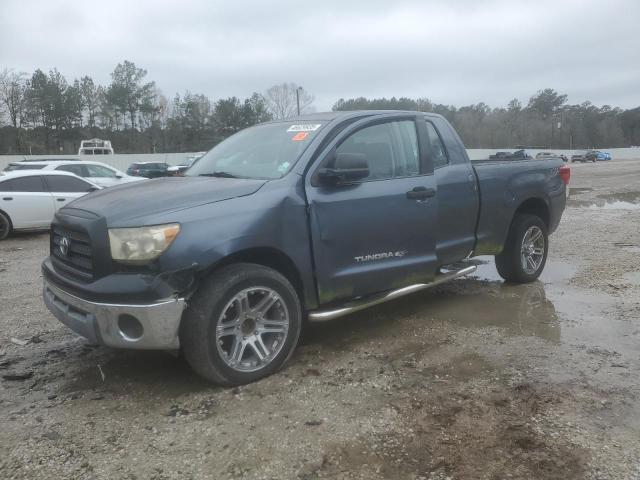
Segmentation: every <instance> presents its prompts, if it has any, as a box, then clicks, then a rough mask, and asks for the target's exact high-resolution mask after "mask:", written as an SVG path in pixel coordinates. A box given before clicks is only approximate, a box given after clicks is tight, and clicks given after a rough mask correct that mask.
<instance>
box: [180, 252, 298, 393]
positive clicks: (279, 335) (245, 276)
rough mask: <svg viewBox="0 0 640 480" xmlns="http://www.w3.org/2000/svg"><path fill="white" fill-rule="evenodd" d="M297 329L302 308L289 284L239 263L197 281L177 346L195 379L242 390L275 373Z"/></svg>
mask: <svg viewBox="0 0 640 480" xmlns="http://www.w3.org/2000/svg"><path fill="white" fill-rule="evenodd" d="M261 302H264V303H261ZM261 305H262V306H263V307H262V309H259V308H258V307H260V306H261ZM265 305H266V309H265V307H264V306H265ZM261 310H262V313H261ZM228 317H231V319H230V320H229V319H228ZM301 329H302V308H301V306H300V300H299V298H298V294H297V293H296V290H295V289H294V288H293V286H292V285H291V283H289V281H288V280H287V279H286V278H285V277H284V276H282V275H281V274H280V273H278V272H277V271H275V270H273V269H271V268H267V267H264V266H262V265H256V264H251V263H239V264H235V265H230V266H227V267H224V268H222V269H221V270H219V271H217V272H215V273H213V274H212V275H211V276H209V277H208V278H207V279H205V280H204V281H203V283H202V284H201V286H200V287H199V288H198V290H197V291H196V293H195V294H194V295H193V297H192V298H191V300H190V302H189V307H188V309H187V310H186V312H185V314H184V317H183V319H182V325H181V328H180V343H181V346H182V351H183V354H184V356H185V358H186V359H187V362H188V363H189V365H191V368H193V370H194V371H195V372H196V373H198V374H199V375H200V376H202V377H204V378H205V379H207V380H209V381H211V382H214V383H217V384H219V385H223V386H234V385H244V384H246V383H251V382H254V381H256V380H259V379H261V378H264V377H266V376H268V375H271V374H272V373H274V372H276V371H278V370H279V369H280V368H281V367H282V366H283V365H284V364H285V362H286V361H287V360H288V359H289V358H290V357H291V355H292V354H293V351H294V349H295V348H296V345H297V344H298V339H299V337H300V331H301ZM260 357H262V358H260Z"/></svg>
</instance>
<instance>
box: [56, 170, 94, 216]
mask: <svg viewBox="0 0 640 480" xmlns="http://www.w3.org/2000/svg"><path fill="white" fill-rule="evenodd" d="M44 179H45V181H46V183H47V187H48V189H49V191H50V192H51V195H52V196H53V203H54V208H55V209H56V210H58V209H60V208H62V207H64V206H65V205H66V204H68V203H69V202H72V201H73V200H75V199H76V198H80V197H82V196H84V195H86V194H87V193H89V192H91V191H93V190H95V188H96V187H94V186H93V185H91V184H90V183H89V182H87V181H85V180H83V179H81V178H77V177H72V176H71V175H45V176H44Z"/></svg>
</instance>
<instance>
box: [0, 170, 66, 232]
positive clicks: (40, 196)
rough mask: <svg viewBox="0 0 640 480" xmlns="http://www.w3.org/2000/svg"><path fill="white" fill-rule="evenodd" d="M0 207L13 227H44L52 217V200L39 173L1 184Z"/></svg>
mask: <svg viewBox="0 0 640 480" xmlns="http://www.w3.org/2000/svg"><path fill="white" fill-rule="evenodd" d="M1 186H2V190H3V191H2V192H0V209H2V210H4V211H5V212H7V214H9V217H11V223H12V224H13V228H16V229H21V228H46V227H48V226H49V224H50V223H51V220H52V219H53V212H54V208H53V200H52V198H51V194H50V193H49V192H48V191H47V189H46V186H45V184H44V183H43V181H42V177H41V176H40V175H32V176H28V177H18V178H12V179H10V180H5V181H4V182H2V184H1Z"/></svg>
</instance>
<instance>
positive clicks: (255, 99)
mask: <svg viewBox="0 0 640 480" xmlns="http://www.w3.org/2000/svg"><path fill="white" fill-rule="evenodd" d="M146 75H147V72H146V70H144V69H142V68H138V67H137V66H136V65H135V64H134V63H132V62H129V61H124V62H123V63H120V64H118V65H117V66H116V67H115V69H114V70H113V73H112V74H111V83H110V84H108V85H100V84H98V83H96V82H95V81H94V80H93V79H92V78H91V77H89V76H84V77H82V78H79V79H75V80H73V81H72V82H69V81H67V79H66V78H65V77H64V76H63V75H62V74H61V73H60V72H58V71H57V70H55V69H54V70H51V71H50V72H49V73H45V72H43V71H42V70H40V69H38V70H36V71H35V72H33V74H32V75H30V76H29V75H27V74H25V73H21V72H15V71H12V70H7V69H5V70H4V71H0V154H8V153H13V154H33V155H36V154H46V153H65V154H69V153H77V151H78V148H79V145H80V141H81V140H84V139H89V138H94V137H99V138H103V139H107V140H111V143H112V145H113V147H114V150H115V151H116V153H149V152H193V151H201V150H207V149H209V148H211V146H212V145H214V144H216V143H218V142H219V141H221V140H223V139H224V138H226V137H228V136H229V135H231V134H233V133H235V132H237V131H238V130H241V129H242V128H245V127H247V126H250V125H254V124H256V123H259V122H264V121H267V120H270V119H272V118H280V117H284V116H291V115H292V114H295V113H296V112H297V105H298V104H299V105H300V109H301V111H304V110H305V109H308V108H309V106H310V105H311V103H312V102H313V96H312V95H310V94H308V93H307V92H305V91H304V90H303V89H302V88H300V87H298V86H297V85H295V84H290V83H283V84H281V85H274V86H273V87H271V88H269V89H268V90H267V91H266V92H265V93H264V94H260V93H253V94H252V95H251V96H249V97H248V98H244V99H240V98H237V97H229V98H223V99H220V100H216V101H212V100H211V99H209V98H208V97H207V96H205V95H201V94H194V93H190V92H188V91H187V92H185V93H183V94H176V95H175V96H174V97H173V99H171V100H169V99H168V98H167V97H165V96H164V94H163V93H162V92H161V91H160V90H159V89H158V88H157V87H156V84H155V82H152V81H147V80H146Z"/></svg>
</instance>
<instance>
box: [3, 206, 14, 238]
mask: <svg viewBox="0 0 640 480" xmlns="http://www.w3.org/2000/svg"><path fill="white" fill-rule="evenodd" d="M11 228H12V227H11V219H10V218H9V216H8V215H7V214H5V213H4V212H0V240H4V239H5V238H7V237H8V236H9V234H10V233H11Z"/></svg>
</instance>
